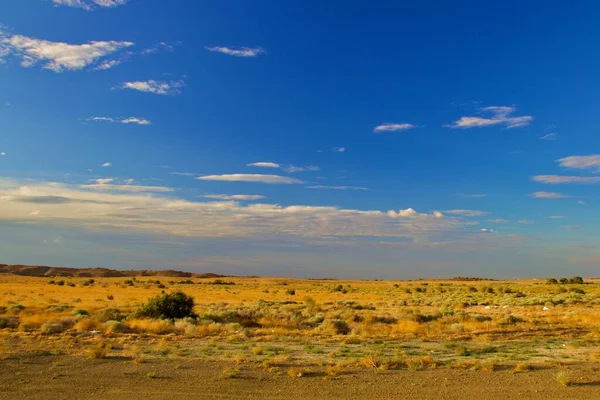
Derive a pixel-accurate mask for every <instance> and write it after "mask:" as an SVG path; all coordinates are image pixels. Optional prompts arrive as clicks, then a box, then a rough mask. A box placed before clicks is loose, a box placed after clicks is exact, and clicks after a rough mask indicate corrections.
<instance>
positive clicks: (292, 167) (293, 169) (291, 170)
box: [284, 165, 321, 173]
mask: <svg viewBox="0 0 600 400" xmlns="http://www.w3.org/2000/svg"><path fill="white" fill-rule="evenodd" d="M320 170H321V168H319V167H318V166H316V165H308V166H306V167H296V166H295V165H288V166H287V167H285V168H284V171H285V172H288V173H294V172H305V171H310V172H316V171H320Z"/></svg>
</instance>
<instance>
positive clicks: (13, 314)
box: [0, 275, 600, 376]
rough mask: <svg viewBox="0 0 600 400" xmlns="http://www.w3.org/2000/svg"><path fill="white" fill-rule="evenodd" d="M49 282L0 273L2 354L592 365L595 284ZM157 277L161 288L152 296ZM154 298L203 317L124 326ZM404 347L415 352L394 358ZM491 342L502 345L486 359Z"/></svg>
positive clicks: (599, 346)
mask: <svg viewBox="0 0 600 400" xmlns="http://www.w3.org/2000/svg"><path fill="white" fill-rule="evenodd" d="M51 279H52V278H38V277H24V276H10V275H0V336H1V338H2V339H3V340H4V341H6V340H9V341H6V343H11V342H10V340H12V339H18V340H19V341H21V342H19V343H21V345H18V346H17V345H14V346H13V345H11V344H6V345H4V346H3V348H2V349H0V352H10V351H16V350H15V347H19V346H21V348H24V349H27V351H34V350H36V351H37V350H46V349H47V348H49V347H50V348H51V347H52V346H51V342H50V341H52V340H55V339H56V340H65V341H68V342H69V343H71V344H73V345H74V346H75V347H77V349H78V351H79V350H81V351H83V350H84V349H83V348H84V346H89V343H88V342H86V340H87V339H86V338H89V337H90V336H91V337H93V336H94V335H100V336H104V337H105V338H109V339H110V340H111V342H115V340H120V338H123V340H125V341H132V342H139V343H144V345H145V346H147V349H150V350H140V351H137V352H135V354H132V357H135V358H138V357H141V354H142V353H143V352H144V351H149V352H150V353H148V354H147V355H144V357H152V355H153V354H159V355H160V356H175V355H176V356H178V357H189V356H200V357H207V358H210V357H212V358H219V357H220V358H223V359H231V360H234V361H235V362H236V363H237V364H241V363H254V362H256V363H257V365H261V364H263V367H264V368H265V369H267V370H270V369H281V368H288V367H290V362H291V361H288V362H282V359H279V358H278V357H279V356H278V351H276V350H273V348H277V347H279V348H285V349H287V350H289V351H290V352H294V354H293V357H291V358H293V360H294V362H295V361H298V362H299V363H305V364H304V365H316V364H315V363H317V362H318V363H321V364H322V366H323V367H322V368H323V369H325V374H326V375H327V376H336V374H337V373H338V372H339V371H338V370H340V369H341V368H342V367H340V363H342V362H348V363H349V365H350V364H351V365H354V366H357V365H358V366H361V367H366V368H371V369H375V370H384V369H394V368H408V369H409V370H413V371H418V370H421V369H428V368H434V367H435V366H437V365H440V364H442V365H448V366H451V367H456V368H467V369H477V370H482V371H493V370H495V369H496V365H497V363H498V362H499V363H500V364H502V365H512V366H515V365H516V366H515V368H514V371H515V372H526V371H528V370H529V369H530V365H531V364H532V363H533V364H536V363H538V362H551V361H552V359H556V357H554V356H555V355H557V354H558V355H560V357H561V360H569V361H577V360H587V361H589V360H597V359H600V281H591V282H590V284H586V285H548V284H545V283H544V281H535V280H529V281H497V282H496V281H481V282H477V281H475V282H461V281H414V282H385V281H377V282H371V281H356V282H354V281H330V280H292V279H286V280H282V279H274V278H231V279H230V278H228V279H227V280H228V281H231V282H232V283H234V285H214V284H207V283H211V282H212V280H207V279H191V280H189V281H188V280H186V282H180V279H178V278H168V277H160V278H157V277H152V278H144V277H139V278H137V279H136V280H135V281H131V282H130V283H125V281H126V280H127V281H129V279H126V278H95V282H94V283H93V284H90V283H89V282H88V283H87V285H85V284H86V281H88V279H87V278H60V279H61V280H63V279H64V281H65V285H63V286H58V285H56V284H54V285H51V284H49V281H50V280H51ZM54 279H55V280H56V279H58V278H54ZM157 279H159V280H160V281H161V285H164V286H166V288H159V287H158V285H157V284H156V280H157ZM190 282H191V283H190ZM67 283H69V284H72V285H68V284H67ZM289 289H293V290H294V291H295V293H296V294H295V295H294V296H292V295H290V294H288V293H287V292H288V290H289ZM162 290H165V291H168V292H170V291H175V290H182V291H184V292H185V293H187V294H189V295H192V296H194V298H195V301H196V307H195V310H194V311H195V312H196V313H197V314H198V316H199V318H198V319H197V320H192V319H185V320H176V321H168V320H148V319H132V317H131V316H130V313H132V312H133V311H135V310H136V309H137V308H138V307H139V306H140V305H141V304H143V303H145V302H146V301H147V299H148V298H150V297H152V296H155V295H157V294H159V293H160V292H161V291H162ZM109 295H112V296H113V300H108V296H109ZM544 306H547V308H549V309H548V310H544V309H543V307H544ZM41 334H43V336H40V335H41ZM157 335H161V336H157ZM164 335H176V336H177V340H176V341H169V342H168V343H164V344H163V345H162V348H160V347H161V346H158V345H157V343H158V342H157V340H159V339H158V338H160V337H162V336H164ZM29 338H31V342H30V339H29ZM33 338H36V339H35V340H37V341H38V342H39V343H34V340H33ZM39 338H41V339H39ZM63 338H64V339H63ZM570 338H577V339H570ZM80 339H81V340H82V341H81V342H78V341H79V340H80ZM188 341H190V342H189V343H192V342H194V343H202V345H196V346H194V345H191V344H186V343H188ZM75 342H77V344H75ZM565 342H567V344H565ZM178 343H179V344H181V347H182V348H179V346H180V345H179V344H178ZM403 343H412V345H413V347H414V348H413V349H409V350H406V351H405V350H404V349H402V348H397V347H399V344H403ZM444 343H451V344H452V346H450V347H444V346H442V344H444ZM491 343H494V344H497V343H506V346H505V348H503V349H501V351H500V350H498V349H494V350H493V351H491V352H489V353H490V354H488V350H485V349H488V348H491V346H490V344H491ZM388 344H389V345H388ZM563 344H564V345H563ZM340 346H342V347H343V348H344V349H343V351H342V350H341V347H340ZM532 346H533V347H532ZM497 352H498V353H497ZM286 355H287V353H286ZM517 360H519V361H522V362H520V363H517ZM306 363H308V364H306ZM283 372H285V370H283Z"/></svg>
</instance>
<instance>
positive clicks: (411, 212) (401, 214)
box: [386, 208, 444, 218]
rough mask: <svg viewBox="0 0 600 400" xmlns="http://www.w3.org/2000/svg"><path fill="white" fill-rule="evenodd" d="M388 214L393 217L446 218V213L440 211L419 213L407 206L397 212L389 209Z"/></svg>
mask: <svg viewBox="0 0 600 400" xmlns="http://www.w3.org/2000/svg"><path fill="white" fill-rule="evenodd" d="M386 214H387V216H388V217H391V218H419V217H432V218H444V214H442V213H441V212H439V211H434V212H433V213H431V214H419V213H418V212H416V211H415V210H414V209H412V208H407V209H406V210H398V211H397V212H396V211H394V210H389V211H388V212H387V213H386Z"/></svg>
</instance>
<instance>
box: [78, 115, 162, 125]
mask: <svg viewBox="0 0 600 400" xmlns="http://www.w3.org/2000/svg"><path fill="white" fill-rule="evenodd" d="M86 121H93V122H118V123H121V124H137V125H152V122H151V121H149V120H147V119H145V118H137V117H129V118H111V117H90V118H88V119H87V120H86Z"/></svg>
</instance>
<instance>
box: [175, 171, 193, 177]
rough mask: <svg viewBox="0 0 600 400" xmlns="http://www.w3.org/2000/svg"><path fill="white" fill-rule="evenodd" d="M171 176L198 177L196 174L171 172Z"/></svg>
mask: <svg viewBox="0 0 600 400" xmlns="http://www.w3.org/2000/svg"><path fill="white" fill-rule="evenodd" d="M169 174H170V175H178V176H196V174H194V173H192V172H169Z"/></svg>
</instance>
